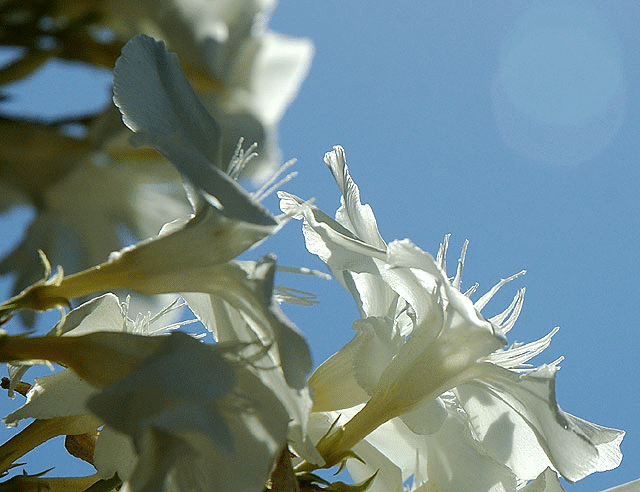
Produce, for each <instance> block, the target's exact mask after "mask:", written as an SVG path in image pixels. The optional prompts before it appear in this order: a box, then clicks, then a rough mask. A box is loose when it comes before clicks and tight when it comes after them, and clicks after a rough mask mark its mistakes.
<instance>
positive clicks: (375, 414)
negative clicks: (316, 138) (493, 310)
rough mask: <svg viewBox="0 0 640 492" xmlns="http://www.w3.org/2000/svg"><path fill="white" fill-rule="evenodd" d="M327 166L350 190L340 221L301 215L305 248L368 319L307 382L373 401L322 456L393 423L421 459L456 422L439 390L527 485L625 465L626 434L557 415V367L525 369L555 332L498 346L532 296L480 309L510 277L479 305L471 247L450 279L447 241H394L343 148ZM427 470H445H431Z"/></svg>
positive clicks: (324, 396)
mask: <svg viewBox="0 0 640 492" xmlns="http://www.w3.org/2000/svg"><path fill="white" fill-rule="evenodd" d="M325 162H326V163H327V165H329V167H330V169H331V171H332V173H333V174H334V177H336V181H337V182H338V184H339V186H340V188H341V190H342V193H343V196H342V205H341V207H340V208H339V210H338V213H337V214H336V220H335V221H334V220H333V219H331V218H329V217H328V216H326V215H324V214H322V212H319V211H318V210H316V209H314V208H312V207H307V208H306V209H305V210H304V211H303V212H302V213H300V214H298V218H304V227H303V232H304V234H305V239H306V241H307V247H308V249H309V250H310V251H311V252H313V253H315V254H317V255H318V256H320V258H321V259H322V260H323V261H325V263H327V265H328V266H329V268H330V269H331V271H332V273H333V274H334V275H335V276H336V278H338V279H339V280H340V281H341V282H342V283H343V285H345V287H347V289H349V291H350V292H351V293H352V295H353V296H354V298H355V299H356V302H357V304H358V306H359V308H360V311H361V313H362V319H361V320H358V321H356V323H354V328H355V329H356V330H357V334H356V336H355V337H354V339H353V340H352V341H351V342H350V343H349V344H347V345H346V346H345V347H344V348H343V349H341V350H340V351H338V352H337V353H336V354H334V355H333V356H332V357H331V358H329V359H328V360H327V361H326V362H325V363H323V364H322V365H321V366H320V367H319V368H318V369H317V370H316V371H315V373H314V374H313V375H312V376H311V378H310V381H309V384H310V386H311V387H312V388H313V389H314V390H315V395H316V403H315V406H314V410H316V411H338V410H341V411H342V410H343V409H345V408H349V407H354V406H355V405H361V404H364V406H363V407H361V408H360V409H359V411H358V412H357V413H356V414H355V415H353V417H352V418H351V419H350V420H349V421H348V422H346V423H344V425H343V426H342V427H341V428H339V429H338V430H337V431H335V432H333V433H332V434H330V435H328V436H325V437H324V438H323V439H322V440H321V441H320V442H319V444H318V449H319V451H320V452H321V453H322V454H323V456H324V457H325V459H326V460H327V461H328V462H329V463H336V462H337V461H339V460H340V459H342V458H343V457H344V456H345V453H346V451H347V450H348V449H350V448H351V447H353V446H354V445H356V444H357V443H358V442H359V441H360V440H361V439H363V438H365V436H367V435H368V434H370V436H369V438H367V441H368V442H369V441H370V439H375V435H376V433H377V432H379V430H378V431H376V430H375V429H376V428H378V427H379V426H380V425H382V424H383V423H384V422H387V421H389V422H395V418H398V419H401V420H402V422H403V424H404V425H406V426H407V427H408V429H410V431H411V432H413V433H414V434H415V442H414V443H413V446H414V449H405V450H404V454H405V455H407V454H408V455H410V456H412V455H414V454H415V449H417V448H418V447H419V446H418V445H417V444H416V442H419V441H420V439H426V437H425V436H430V435H437V432H438V431H439V430H440V429H442V428H443V427H442V426H443V425H444V424H445V422H447V418H448V417H447V415H448V413H449V412H450V411H451V410H448V411H447V412H443V411H442V408H443V407H442V402H441V398H439V397H440V395H442V394H443V393H445V392H447V391H452V395H453V397H454V398H455V399H456V402H457V403H456V406H457V407H459V408H460V409H461V411H463V412H464V413H465V414H466V416H467V417H466V418H467V419H468V421H467V423H466V424H465V425H467V427H468V432H467V433H468V435H469V436H470V438H473V439H474V442H475V443H476V445H478V446H479V445H482V448H483V454H484V455H486V456H488V457H490V458H491V459H493V460H495V461H496V462H498V463H502V464H505V465H507V466H508V467H509V468H510V469H511V470H512V471H513V472H514V473H515V476H516V477H517V478H518V479H520V480H533V479H535V478H537V477H538V475H539V474H540V473H542V472H543V471H544V470H545V469H546V468H547V467H550V468H552V469H554V470H556V471H558V472H559V473H560V474H561V475H562V476H564V477H565V478H566V479H567V480H570V481H575V480H579V479H580V478H582V477H584V476H586V475H588V474H590V473H593V472H595V471H602V470H607V469H611V468H614V467H616V466H617V465H618V464H619V463H620V460H621V457H622V456H621V454H620V450H619V445H620V441H621V440H622V437H623V435H624V433H623V432H621V431H617V430H614V429H607V428H604V427H600V426H597V425H595V424H591V423H588V422H585V421H583V420H581V419H578V418H576V417H574V416H572V415H570V414H567V413H565V412H563V411H562V410H560V408H559V407H558V406H557V403H556V400H555V391H554V381H555V372H556V369H557V368H556V365H555V364H552V365H549V366H542V367H540V368H537V369H531V368H530V367H527V366H526V364H525V363H526V362H527V361H528V360H529V359H531V358H532V357H533V356H535V355H537V354H538V353H540V352H541V351H542V350H543V349H544V348H546V346H547V345H548V344H549V342H550V339H551V335H552V334H553V332H552V333H551V334H549V335H548V336H547V337H544V338H543V339H541V340H539V341H537V342H533V343H531V344H527V345H524V346H523V345H514V346H512V347H510V348H509V349H507V350H501V347H502V345H504V343H505V335H506V333H507V332H508V331H509V330H510V329H511V328H512V327H513V325H514V323H515V321H516V319H517V317H518V314H519V312H520V309H521V307H522V302H523V294H524V291H520V292H519V293H518V294H517V295H516V296H515V298H514V300H513V302H512V303H511V305H510V306H508V307H507V309H505V310H504V311H503V312H502V313H500V314H499V315H497V316H495V317H493V318H491V319H490V320H486V319H485V318H484V317H483V316H482V315H481V314H480V309H482V308H483V307H484V306H485V305H486V303H487V302H488V301H489V299H490V298H491V297H492V296H493V294H494V293H495V292H496V291H497V289H499V288H500V287H501V286H502V285H504V283H506V282H508V281H509V280H511V279H512V278H513V277H511V278H509V279H505V280H503V281H501V282H500V283H498V285H496V286H495V287H494V288H493V289H491V290H490V291H489V292H488V293H487V294H486V295H485V296H483V297H481V298H480V299H479V300H478V301H477V302H476V303H475V305H474V303H473V302H472V301H471V300H470V299H469V295H470V294H471V293H472V292H473V290H475V288H474V289H472V291H471V292H469V293H467V295H465V294H462V293H461V292H460V290H459V288H460V284H461V273H462V265H463V263H464V251H463V255H462V257H461V259H460V261H459V262H458V269H457V272H456V275H455V277H454V278H453V280H450V279H449V278H448V276H447V274H446V262H445V255H446V249H447V241H445V243H444V244H443V245H442V246H441V249H440V251H439V253H438V258H437V260H434V259H433V258H432V257H431V256H430V255H428V254H427V253H425V252H423V251H421V250H420V249H419V248H417V247H416V246H414V245H413V244H411V243H410V242H409V241H408V240H404V241H394V242H393V243H391V244H390V245H389V246H386V245H385V243H384V242H383V241H382V239H381V238H380V236H379V233H378V231H377V227H376V225H375V221H374V219H373V214H372V212H371V210H370V209H369V207H368V206H366V205H362V204H361V203H360V198H359V192H358V189H357V187H356V185H355V184H354V183H353V181H352V180H351V178H350V176H349V173H348V170H347V167H346V162H345V160H344V151H343V150H342V149H341V148H336V149H335V150H334V152H332V153H328V154H327V156H326V157H325ZM280 196H281V208H282V209H283V210H290V208H291V207H293V206H299V205H300V204H301V203H302V201H301V200H300V199H298V198H296V197H293V196H291V195H286V194H281V195H280ZM465 249H466V245H465ZM438 402H440V403H438ZM392 419H394V420H392ZM398 425H399V424H398ZM372 432H373V433H372ZM377 442H378V446H379V447H378V448H377V449H378V450H379V451H380V452H381V453H383V454H385V453H386V455H387V456H389V454H392V455H394V456H397V454H396V453H395V452H394V451H393V445H392V444H389V443H390V440H389V439H387V440H384V439H381V440H377ZM392 461H393V459H392ZM431 463H432V464H433V460H432V461H431ZM401 469H403V470H406V467H404V468H403V467H401ZM429 475H431V476H437V475H438V474H437V473H435V475H434V471H433V470H432V471H431V473H424V472H423V473H422V476H423V477H428V476H429ZM402 478H403V480H405V479H407V478H408V476H407V475H403V477H402ZM432 485H435V486H437V487H439V488H441V489H442V490H445V489H446V490H456V489H455V487H453V488H451V489H449V488H447V487H448V485H447V483H446V481H445V482H443V481H438V482H437V483H434V484H432ZM427 490H428V489H427ZM487 490H489V489H487Z"/></svg>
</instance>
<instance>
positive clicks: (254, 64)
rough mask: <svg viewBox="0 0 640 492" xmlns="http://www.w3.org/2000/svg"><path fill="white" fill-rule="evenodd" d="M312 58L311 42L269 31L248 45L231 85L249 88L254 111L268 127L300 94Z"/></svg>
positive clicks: (235, 65)
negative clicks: (249, 68) (248, 68)
mask: <svg viewBox="0 0 640 492" xmlns="http://www.w3.org/2000/svg"><path fill="white" fill-rule="evenodd" d="M312 56H313V44H312V43H311V42H310V41H309V40H306V39H294V38H290V37H287V36H283V35H280V34H276V33H272V32H267V33H264V34H263V35H262V36H259V37H254V38H252V39H250V40H247V41H246V42H245V43H244V45H243V47H242V50H241V52H240V53H239V54H238V56H237V59H236V60H235V61H234V68H235V70H234V73H233V74H231V78H230V80H229V83H230V84H232V85H235V86H241V87H242V86H244V87H248V88H249V90H250V92H251V94H252V99H251V102H252V109H253V110H254V111H255V113H256V114H258V115H260V120H261V121H263V122H264V124H265V125H267V126H269V125H274V124H276V123H277V122H278V121H279V120H280V118H282V115H283V113H284V111H285V109H286V107H287V106H288V105H289V104H291V101H292V100H293V98H294V97H295V96H296V94H297V93H298V91H299V89H300V85H301V84H302V81H303V80H304V78H305V77H306V75H307V72H308V71H309V66H310V64H311V58H312ZM247 67H251V70H250V71H247ZM247 78H248V80H247ZM245 97H246V96H245Z"/></svg>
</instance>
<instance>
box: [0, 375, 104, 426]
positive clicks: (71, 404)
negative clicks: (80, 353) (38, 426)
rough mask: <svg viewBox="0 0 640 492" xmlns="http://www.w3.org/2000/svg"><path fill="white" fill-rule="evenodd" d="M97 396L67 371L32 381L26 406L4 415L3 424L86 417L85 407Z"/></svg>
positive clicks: (94, 389)
mask: <svg viewBox="0 0 640 492" xmlns="http://www.w3.org/2000/svg"><path fill="white" fill-rule="evenodd" d="M97 392H98V390H97V389H96V388H94V387H93V386H91V385H90V384H88V383H87V382H86V381H84V380H83V379H81V378H80V377H78V376H76V375H75V374H74V373H73V372H72V371H70V370H66V371H60V372H57V373H54V374H51V375H50V376H44V377H41V378H36V380H35V383H34V385H33V387H32V388H31V389H30V390H29V393H27V401H26V403H25V404H24V405H22V406H21V407H20V408H18V409H17V410H16V411H14V412H12V413H10V414H9V415H7V416H6V417H5V419H4V422H5V423H6V424H7V425H8V426H13V425H15V424H16V423H17V422H18V421H20V420H22V419H25V418H34V419H51V418H54V417H69V416H72V415H88V414H89V413H90V412H89V410H88V409H87V407H86V403H87V401H88V400H89V398H91V397H92V396H93V395H95V394H96V393H97Z"/></svg>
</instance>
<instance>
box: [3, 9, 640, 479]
mask: <svg viewBox="0 0 640 492" xmlns="http://www.w3.org/2000/svg"><path fill="white" fill-rule="evenodd" d="M488 5H491V6H490V7H487V6H488ZM639 20H640V4H638V3H637V2H634V1H623V0H618V1H614V2H611V1H601V2H595V1H593V2H592V1H588V0H582V1H579V2H566V1H563V0H558V1H555V2H551V3H546V2H534V1H522V2H513V1H496V2H473V1H471V0H468V1H457V0H456V1H450V2H441V1H426V2H419V1H416V0H413V1H409V0H395V1H394V2H389V1H387V2H381V1H378V0H370V1H367V2H365V1H362V0H350V1H346V2H345V1H338V0H324V1H322V2H299V1H295V0H282V1H281V2H280V4H279V5H278V7H277V8H276V10H275V12H274V15H273V18H272V20H271V22H270V27H271V28H272V29H273V30H275V31H279V32H282V33H286V34H291V35H295V36H300V37H308V38H310V39H311V40H312V41H313V42H314V44H315V48H316V55H315V58H314V61H313V64H312V67H311V71H310V74H309V77H308V79H307V81H306V83H305V84H304V85H303V87H302V90H301V92H300V95H299V96H298V98H297V99H296V101H295V102H294V103H293V105H292V107H291V108H290V109H289V111H288V112H287V113H286V114H285V116H284V119H283V121H282V123H281V125H280V144H281V148H282V151H283V157H284V158H285V159H289V158H293V157H295V158H298V159H299V163H298V165H297V169H298V171H299V172H300V175H299V177H298V178H296V179H295V180H294V181H293V182H290V183H288V184H287V185H286V186H285V189H286V190H287V191H290V192H292V193H295V194H297V195H299V196H301V197H303V198H311V197H315V199H316V204H317V205H318V206H319V207H320V208H321V209H322V210H324V211H325V212H326V213H328V214H330V215H331V214H333V213H334V212H335V209H336V208H337V206H338V205H339V192H338V188H337V186H336V185H335V183H334V182H333V179H332V177H331V174H330V173H329V172H328V170H327V169H326V168H325V166H324V164H323V161H322V158H323V155H324V153H325V152H327V151H329V150H331V148H332V146H333V145H336V144H340V145H342V146H344V147H345V149H346V153H347V162H348V164H349V166H350V170H351V173H352V176H353V178H354V180H355V181H356V183H357V184H358V185H359V187H360V190H361V194H362V200H363V202H366V203H369V204H370V205H371V206H372V207H373V210H374V212H375V214H376V216H377V219H378V225H379V228H380V232H381V234H382V236H383V237H384V238H385V239H386V240H387V241H391V240H393V239H400V238H405V237H409V238H411V239H412V241H413V242H415V243H416V244H418V245H419V246H420V247H421V248H422V249H424V250H426V251H429V252H431V253H432V254H435V253H436V251H437V249H438V245H439V243H440V242H441V240H442V238H443V236H444V235H445V234H447V233H451V234H452V240H451V246H450V250H449V265H450V268H452V267H454V266H455V261H456V260H457V254H458V252H459V249H460V247H461V245H462V243H463V241H464V240H465V239H469V240H470V247H469V252H468V255H467V262H466V266H465V271H464V275H463V288H464V287H466V288H468V287H470V286H472V285H473V284H474V283H475V282H479V284H480V288H479V292H480V293H483V292H485V291H486V290H488V289H489V288H490V287H491V286H492V285H493V284H494V283H495V282H497V281H498V280H499V279H500V278H503V277H506V276H509V275H511V274H513V273H516V272H518V271H520V270H521V269H523V268H525V269H527V271H528V273H527V275H526V276H525V277H523V278H520V279H518V280H516V281H515V282H513V283H512V284H509V285H508V286H507V287H505V288H504V289H503V290H504V292H503V294H502V295H501V296H497V298H496V299H495V300H494V301H492V303H491V304H490V305H489V306H488V307H487V308H486V311H485V314H486V315H491V314H495V313H496V312H499V311H502V309H503V307H504V306H505V305H506V304H507V303H508V301H509V300H510V299H511V296H512V295H513V293H514V292H515V290H516V289H517V288H520V287H522V286H526V288H527V295H526V300H525V307H524V310H523V312H522V314H521V316H520V319H519V321H518V323H517V324H516V326H515V328H514V329H513V330H512V331H511V332H510V333H509V342H514V341H520V342H528V341H532V340H534V339H537V338H539V337H541V336H543V335H544V334H546V333H548V332H549V331H550V330H551V329H552V328H553V327H555V326H560V331H559V333H558V334H557V335H556V336H555V337H554V340H553V343H552V345H551V347H550V348H549V349H547V351H546V352H544V353H543V354H542V356H540V357H539V358H538V359H537V361H538V363H543V362H551V361H553V360H555V359H556V358H557V357H559V356H561V355H562V356H565V360H564V361H563V363H562V364H561V367H562V370H561V371H560V372H559V375H558V381H557V388H556V390H557V397H558V402H559V404H560V406H561V407H562V408H563V409H564V410H565V411H567V412H569V413H572V414H574V415H577V416H579V417H581V418H584V419H587V420H589V421H592V422H596V423H598V424H601V425H605V426H609V427H615V428H619V429H624V430H626V431H627V435H626V437H625V440H624V441H623V444H622V451H623V453H624V459H623V462H622V465H621V466H620V467H619V468H618V469H616V470H614V471H611V472H606V473H602V474H596V475H594V476H591V477H589V478H587V479H584V480H583V481H581V482H579V483H578V484H576V485H566V489H567V490H570V491H597V490H603V489H605V488H608V487H611V486H614V485H616V484H620V483H622V482H626V481H629V480H632V479H635V478H638V477H640V421H639V419H638V409H639V408H640V384H639V383H638V381H637V374H638V369H639V368H640V361H639V360H638V359H639V356H640V340H639V338H638V330H639V328H640V314H639V310H638V308H637V306H636V304H637V302H638V299H639V298H640V281H639V279H638V277H639V273H640V264H639V262H638V259H637V255H636V252H637V251H639V250H640V232H639V230H640V229H639V227H640V198H639V194H638V187H639V185H640V168H639V166H638V158H639V151H640V140H639V139H638V134H639V130H640V119H638V117H637V114H638V106H640V97H639V95H638V89H637V88H638V87H640V73H639V67H640V49H638V46H640V39H639V38H640V34H638V30H637V24H638V21H639ZM98 85H100V84H98ZM97 91H98V92H97V94H98V96H96V98H97V99H96V100H98V101H99V100H100V98H104V92H105V91H104V87H103V86H100V87H98V89H97ZM64 92H65V91H64V90H62V89H60V94H57V93H56V98H58V99H56V100H57V103H58V105H59V106H64V107H66V108H68V107H69V106H68V103H67V102H66V100H65V99H64ZM67 92H68V93H69V94H74V96H75V97H74V98H73V99H77V97H78V94H77V90H76V92H75V93H74V92H73V91H71V90H68V91H67ZM268 204H269V205H270V206H271V208H272V209H274V210H275V209H276V208H277V202H276V200H275V199H272V200H271V201H269V202H268ZM299 226H300V224H299V223H292V224H289V225H288V226H287V227H286V228H285V230H283V231H282V232H281V233H280V234H279V236H278V237H275V238H272V239H270V240H269V241H267V243H266V244H265V245H263V246H262V247H261V249H260V251H261V252H263V251H264V252H267V251H274V252H276V253H277V254H278V257H279V260H280V263H283V264H286V265H291V266H300V265H304V266H309V267H312V268H319V269H322V268H323V265H322V263H321V262H320V260H318V259H317V258H315V257H312V256H310V255H307V254H305V250H304V242H303V238H302V234H301V232H300V227H299ZM278 283H280V284H283V285H287V286H295V287H298V288H302V289H305V290H308V291H312V292H315V293H316V294H317V296H318V300H319V301H320V303H319V304H318V305H316V306H313V307H307V308H300V307H294V308H291V309H287V313H288V314H289V316H290V317H291V318H292V319H293V320H294V321H295V322H296V324H298V326H299V327H300V328H301V329H302V331H303V332H304V333H305V334H306V335H307V336H308V338H309V341H310V344H311V346H312V349H313V351H314V356H315V359H316V363H320V362H322V361H323V360H324V359H325V358H326V357H327V356H329V355H331V354H332V353H333V352H335V351H336V350H338V349H339V348H340V347H341V346H342V344H344V343H346V342H347V341H348V340H349V339H350V338H351V336H352V335H353V333H354V332H352V330H351V328H350V327H351V323H352V321H353V320H355V319H356V317H357V316H358V313H357V310H356V308H355V305H354V304H353V301H352V299H351V297H350V295H349V294H348V293H347V292H346V291H343V290H342V289H341V288H340V286H339V285H338V283H337V282H335V281H324V280H321V279H316V278H298V277H296V276H292V275H286V276H285V275H281V276H280V277H279V278H278ZM0 408H4V404H2V405H0ZM3 413H6V412H3Z"/></svg>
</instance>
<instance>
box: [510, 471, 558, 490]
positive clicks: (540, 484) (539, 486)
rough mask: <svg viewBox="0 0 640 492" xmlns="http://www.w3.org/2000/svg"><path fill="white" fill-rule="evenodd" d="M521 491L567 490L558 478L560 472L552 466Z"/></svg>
mask: <svg viewBox="0 0 640 492" xmlns="http://www.w3.org/2000/svg"><path fill="white" fill-rule="evenodd" d="M520 492H565V490H564V489H563V488H562V485H560V481H559V480H558V474H557V473H556V472H555V471H553V470H552V469H551V468H546V469H545V470H544V471H543V472H542V473H540V475H538V478H536V479H535V480H534V481H532V482H530V483H528V484H527V485H526V486H525V487H524V488H522V489H520Z"/></svg>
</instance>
